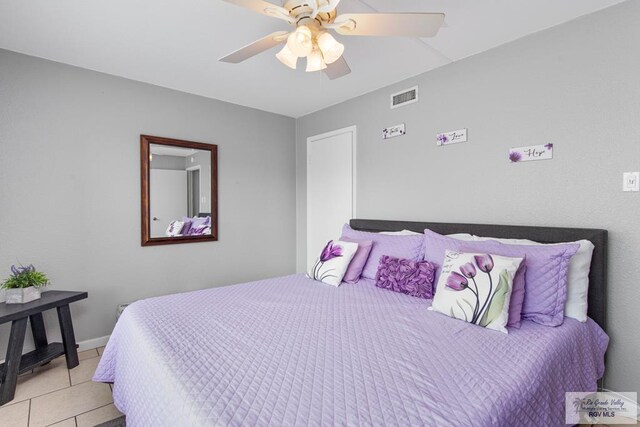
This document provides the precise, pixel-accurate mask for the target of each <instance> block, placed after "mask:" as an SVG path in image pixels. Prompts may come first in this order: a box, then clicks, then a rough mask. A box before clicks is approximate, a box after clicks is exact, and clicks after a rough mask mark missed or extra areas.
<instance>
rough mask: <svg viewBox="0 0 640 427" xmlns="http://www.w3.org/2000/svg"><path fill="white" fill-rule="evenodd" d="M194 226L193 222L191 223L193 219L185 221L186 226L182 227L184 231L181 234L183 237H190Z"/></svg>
mask: <svg viewBox="0 0 640 427" xmlns="http://www.w3.org/2000/svg"><path fill="white" fill-rule="evenodd" d="M192 224H193V222H191V218H189V219H187V220H186V221H184V225H183V226H182V230H181V231H180V234H182V235H183V236H188V235H189V231H190V230H191V225H192Z"/></svg>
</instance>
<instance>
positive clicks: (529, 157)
mask: <svg viewBox="0 0 640 427" xmlns="http://www.w3.org/2000/svg"><path fill="white" fill-rule="evenodd" d="M549 159H553V144H551V143H549V144H544V145H530V146H528V147H518V148H512V149H510V150H509V161H510V162H511V163H519V162H532V161H534V160H549Z"/></svg>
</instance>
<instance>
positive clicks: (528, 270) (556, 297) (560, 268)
mask: <svg viewBox="0 0 640 427" xmlns="http://www.w3.org/2000/svg"><path fill="white" fill-rule="evenodd" d="M424 234H425V255H424V258H425V259H426V260H428V261H433V262H437V263H442V260H444V254H445V251H446V250H447V249H449V250H453V251H460V252H484V253H490V254H496V255H502V256H508V257H519V258H525V259H524V262H523V263H522V264H521V266H520V268H519V269H518V271H517V272H516V275H515V277H514V280H513V293H512V294H511V302H510V304H509V323H508V324H507V326H510V327H515V328H518V327H519V326H520V318H523V319H529V320H533V321H534V322H536V323H540V324H541V325H546V326H558V325H561V324H562V322H563V320H564V303H565V302H566V300H567V272H568V268H569V260H570V259H571V257H572V256H573V255H574V254H575V253H576V252H577V251H578V248H579V247H580V245H579V244H577V243H568V244H562V245H552V246H536V245H507V244H503V243H499V242H496V241H495V240H486V241H481V242H478V241H462V240H456V239H452V238H450V237H446V236H442V235H440V234H438V233H434V232H433V231H431V230H428V229H427V230H424ZM438 260H439V261H438ZM439 277H440V268H439V267H438V269H437V270H436V280H435V283H438V278H439Z"/></svg>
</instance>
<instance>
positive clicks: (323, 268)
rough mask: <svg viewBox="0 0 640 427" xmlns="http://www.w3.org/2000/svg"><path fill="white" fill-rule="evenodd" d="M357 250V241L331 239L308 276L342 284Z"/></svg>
mask: <svg viewBox="0 0 640 427" xmlns="http://www.w3.org/2000/svg"><path fill="white" fill-rule="evenodd" d="M357 250H358V244H357V243H354V242H343V241H340V240H338V241H335V242H334V241H333V240H330V241H329V243H327V244H326V246H325V247H324V249H322V252H321V253H320V256H319V257H318V259H317V260H316V262H315V263H314V264H313V266H312V267H311V269H310V270H309V272H308V273H307V276H308V277H309V278H310V279H313V280H317V281H319V282H323V283H326V284H328V285H332V286H340V283H342V278H343V277H344V274H345V273H346V272H347V268H349V263H350V262H351V259H352V258H353V256H354V255H355V253H356V251H357Z"/></svg>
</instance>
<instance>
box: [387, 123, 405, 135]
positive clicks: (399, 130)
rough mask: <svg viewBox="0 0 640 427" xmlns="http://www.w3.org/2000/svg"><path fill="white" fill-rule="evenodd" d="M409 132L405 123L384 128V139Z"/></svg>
mask: <svg viewBox="0 0 640 427" xmlns="http://www.w3.org/2000/svg"><path fill="white" fill-rule="evenodd" d="M406 133H407V131H406V129H405V126H404V123H402V124H399V125H395V126H391V127H388V128H384V129H382V139H389V138H395V137H396V136H402V135H405V134H406Z"/></svg>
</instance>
